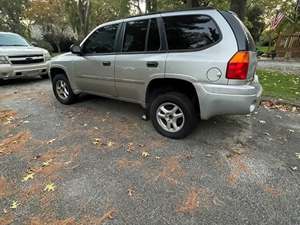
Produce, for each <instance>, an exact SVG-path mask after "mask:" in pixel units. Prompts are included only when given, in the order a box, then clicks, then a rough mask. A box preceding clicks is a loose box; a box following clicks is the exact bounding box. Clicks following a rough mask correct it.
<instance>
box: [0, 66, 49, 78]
mask: <svg viewBox="0 0 300 225" xmlns="http://www.w3.org/2000/svg"><path fill="white" fill-rule="evenodd" d="M48 68H49V62H44V63H38V64H30V65H11V64H7V65H6V64H3V65H0V79H5V80H8V79H15V78H20V77H36V76H40V75H45V74H47V73H48Z"/></svg>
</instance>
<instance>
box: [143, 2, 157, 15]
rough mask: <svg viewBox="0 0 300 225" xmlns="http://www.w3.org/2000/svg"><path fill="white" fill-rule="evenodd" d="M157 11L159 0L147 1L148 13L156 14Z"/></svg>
mask: <svg viewBox="0 0 300 225" xmlns="http://www.w3.org/2000/svg"><path fill="white" fill-rule="evenodd" d="M156 11H157V0H146V12H147V13H151V12H156Z"/></svg>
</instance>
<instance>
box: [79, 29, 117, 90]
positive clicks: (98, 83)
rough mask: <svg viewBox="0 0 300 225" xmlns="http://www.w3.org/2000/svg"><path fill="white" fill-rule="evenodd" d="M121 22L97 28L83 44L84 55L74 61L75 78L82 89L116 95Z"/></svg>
mask: <svg viewBox="0 0 300 225" xmlns="http://www.w3.org/2000/svg"><path fill="white" fill-rule="evenodd" d="M119 27H120V24H112V25H107V26H104V27H100V28H98V29H97V30H95V31H94V32H93V33H92V34H91V35H90V36H89V37H88V38H87V39H86V40H85V42H84V43H83V44H82V45H81V48H82V55H80V56H78V57H76V60H74V61H73V71H74V80H75V82H76V85H77V86H78V87H79V89H80V90H82V91H84V92H87V93H91V94H97V95H104V96H116V93H117V92H116V88H115V77H114V76H115V74H114V71H115V57H116V53H115V45H116V39H117V34H118V30H119Z"/></svg>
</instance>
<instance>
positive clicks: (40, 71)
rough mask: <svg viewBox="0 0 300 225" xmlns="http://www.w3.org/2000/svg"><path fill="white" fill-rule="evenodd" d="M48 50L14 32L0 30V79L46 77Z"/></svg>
mask: <svg viewBox="0 0 300 225" xmlns="http://www.w3.org/2000/svg"><path fill="white" fill-rule="evenodd" d="M50 59H51V56H50V54H49V52H48V51H47V50H45V49H42V48H38V47H34V46H33V45H31V44H30V43H29V42H28V41H26V40H25V39H24V38H23V37H21V36H20V35H18V34H15V33H8V32H0V79H4V80H7V79H14V78H20V77H36V76H41V77H43V78H46V77H48V69H49V63H48V61H49V60H50Z"/></svg>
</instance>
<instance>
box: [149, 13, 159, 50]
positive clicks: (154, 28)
mask: <svg viewBox="0 0 300 225" xmlns="http://www.w3.org/2000/svg"><path fill="white" fill-rule="evenodd" d="M159 49H160V37H159V30H158V25H157V20H156V19H151V22H150V28H149V38H148V46H147V50H148V51H157V50H159Z"/></svg>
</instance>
